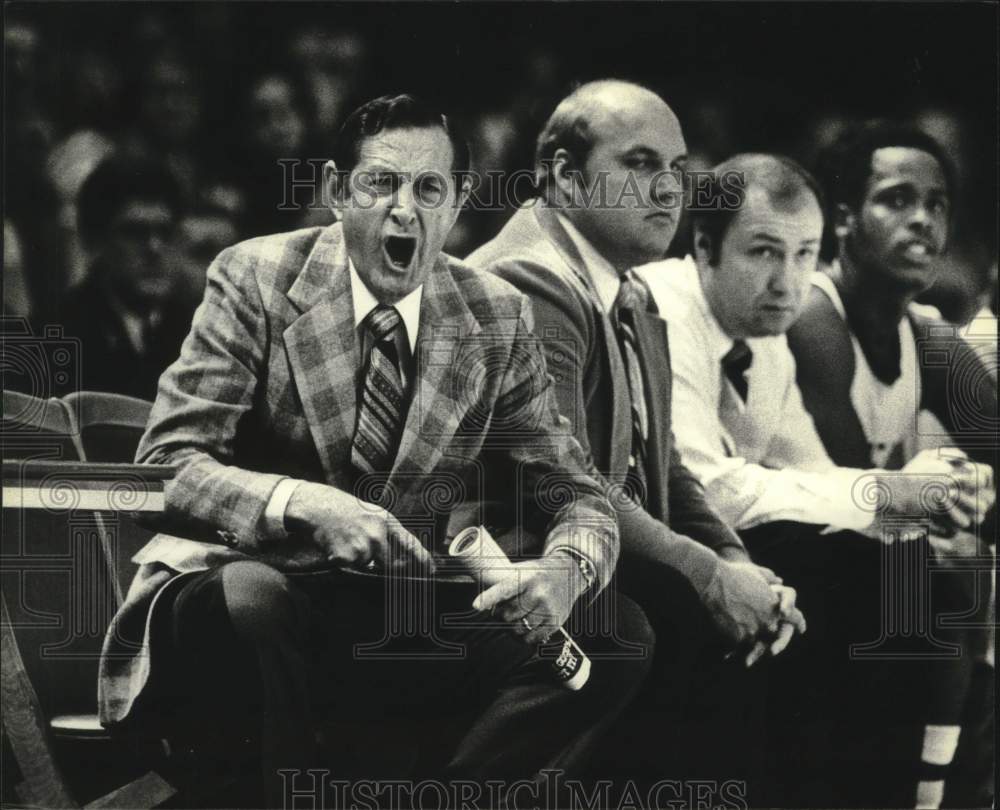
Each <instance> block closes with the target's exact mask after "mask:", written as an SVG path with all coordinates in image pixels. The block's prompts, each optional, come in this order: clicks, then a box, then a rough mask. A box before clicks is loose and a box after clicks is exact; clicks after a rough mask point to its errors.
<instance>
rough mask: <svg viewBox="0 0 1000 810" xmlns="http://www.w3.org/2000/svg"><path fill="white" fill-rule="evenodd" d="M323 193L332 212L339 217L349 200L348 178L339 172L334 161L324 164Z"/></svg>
mask: <svg viewBox="0 0 1000 810" xmlns="http://www.w3.org/2000/svg"><path fill="white" fill-rule="evenodd" d="M323 191H324V193H325V194H326V203H327V205H329V206H330V210H331V211H333V214H334V216H339V213H340V210H341V209H342V208H343V207H344V202H345V201H346V199H347V177H345V176H343V175H342V174H341V173H340V172H339V171H337V164H336V163H334V162H333V161H332V160H328V161H327V162H326V163H324V164H323Z"/></svg>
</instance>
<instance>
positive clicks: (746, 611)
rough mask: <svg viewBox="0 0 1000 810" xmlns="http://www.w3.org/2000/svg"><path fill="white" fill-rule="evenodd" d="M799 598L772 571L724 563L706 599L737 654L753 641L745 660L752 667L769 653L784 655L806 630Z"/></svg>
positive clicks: (748, 565) (751, 565) (707, 592)
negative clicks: (798, 601) (788, 647)
mask: <svg viewBox="0 0 1000 810" xmlns="http://www.w3.org/2000/svg"><path fill="white" fill-rule="evenodd" d="M796 596H797V594H796V592H795V589H794V588H792V587H789V586H787V585H785V584H784V583H783V582H782V580H781V578H780V577H778V576H777V575H776V574H775V573H774V572H773V571H771V570H770V569H769V568H764V567H763V566H759V565H755V564H754V563H752V562H749V561H746V562H729V561H726V560H721V561H720V562H719V567H718V569H717V571H716V574H715V577H714V578H713V579H712V581H711V582H710V583H709V585H708V588H706V590H705V593H704V594H703V595H702V600H703V602H704V604H705V607H706V608H707V609H708V611H709V613H710V614H711V616H712V618H713V619H714V621H715V624H716V626H717V627H718V628H719V630H721V631H722V633H723V635H724V636H725V637H726V638H727V639H728V640H729V642H730V643H732V644H733V646H734V651H735V649H736V648H739V647H743V646H745V645H748V644H750V643H751V642H752V647H751V649H750V651H749V652H748V653H747V656H746V659H745V662H746V665H747V666H748V667H750V666H753V665H754V664H755V663H756V662H757V661H758V660H759V659H760V658H761V657H762V656H763V655H764V653H766V652H769V653H770V654H771V655H772V656H775V655H778V654H779V653H781V651H782V650H784V649H785V648H786V647H787V646H788V644H789V642H790V641H791V640H792V636H793V635H794V634H795V631H796V630H798V631H799V632H800V633H804V632H805V631H806V620H805V617H804V616H803V615H802V611H801V610H799V609H798V608H797V607H796V606H795V599H796Z"/></svg>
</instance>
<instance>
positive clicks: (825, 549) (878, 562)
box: [743, 522, 971, 807]
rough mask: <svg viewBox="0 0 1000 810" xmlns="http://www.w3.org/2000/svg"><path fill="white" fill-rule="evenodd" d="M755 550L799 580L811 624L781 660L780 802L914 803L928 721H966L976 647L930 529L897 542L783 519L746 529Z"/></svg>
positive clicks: (776, 733) (775, 729)
mask: <svg viewBox="0 0 1000 810" xmlns="http://www.w3.org/2000/svg"><path fill="white" fill-rule="evenodd" d="M743 539H744V541H745V542H746V544H747V547H748V549H749V550H750V552H751V554H752V556H753V558H754V560H755V561H756V562H758V563H761V564H763V565H766V566H768V567H770V568H772V569H773V570H774V571H775V572H776V573H777V574H778V575H779V576H781V577H783V578H784V580H785V582H786V583H787V584H789V585H792V586H794V587H795V588H796V589H797V591H798V604H799V607H800V608H801V610H802V612H803V613H804V614H805V617H806V621H807V622H808V625H809V629H808V632H807V633H806V634H805V636H803V637H802V638H800V639H796V640H795V641H793V643H792V645H791V646H790V647H789V649H788V650H787V651H786V652H785V653H783V654H782V656H781V657H780V658H779V659H778V660H776V661H775V662H774V666H773V668H772V673H771V678H770V682H769V697H768V716H769V726H770V729H771V745H770V752H769V753H770V758H771V763H772V768H773V780H772V781H773V783H774V784H775V785H778V786H780V787H781V791H780V793H779V794H778V795H777V796H776V797H774V798H773V801H772V803H773V804H776V805H781V806H790V807H809V806H867V807H872V806H912V802H913V798H914V796H913V791H914V789H915V785H916V781H917V779H918V775H919V759H920V750H921V745H922V740H923V729H924V725H925V724H926V723H936V724H957V723H958V722H960V720H959V717H960V713H961V706H962V702H963V698H964V694H965V692H966V691H967V686H968V679H969V673H970V667H971V657H970V656H969V655H968V651H967V650H964V649H963V640H964V635H965V633H964V631H963V630H962V629H961V628H954V627H949V626H947V625H943V624H942V622H941V621H939V619H940V617H941V616H942V615H944V614H946V613H953V612H956V611H960V610H961V607H960V605H959V602H960V601H961V598H960V595H959V594H960V589H959V588H957V587H956V581H955V578H954V575H952V574H948V573H947V572H935V573H934V574H933V575H932V574H931V573H930V571H931V569H932V568H933V567H934V566H933V562H932V554H931V551H930V548H929V545H928V544H927V542H926V541H925V540H920V541H916V542H911V543H900V544H895V545H891V546H887V545H884V544H883V543H881V542H880V541H877V540H872V539H870V538H867V537H864V536H862V535H859V534H856V533H853V532H847V531H842V532H836V533H831V534H826V535H824V534H821V527H816V526H808V525H802V524H796V523H789V522H782V523H774V524H768V525H765V526H759V527H755V528H754V529H752V530H749V531H747V532H744V533H743Z"/></svg>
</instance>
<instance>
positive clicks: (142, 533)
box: [63, 391, 153, 593]
mask: <svg viewBox="0 0 1000 810" xmlns="http://www.w3.org/2000/svg"><path fill="white" fill-rule="evenodd" d="M63 401H64V402H65V404H66V407H67V408H68V410H69V412H70V414H71V415H72V416H73V418H74V420H75V421H76V426H77V429H78V431H79V440H80V444H81V449H82V452H83V458H84V459H85V460H86V461H105V462H116V463H128V462H131V461H133V460H134V459H135V451H136V448H137V447H138V446H139V439H141V438H142V434H143V433H144V432H145V430H146V421H147V420H148V419H149V411H150V409H151V408H152V407H153V406H152V403H149V402H146V401H145V400H142V399H135V398H134V397H127V396H124V395H123V394H111V393H106V392H103V391H80V392H74V393H72V394H69V395H68V396H66V397H65V398H64V400H63ZM103 519H104V523H105V527H106V529H107V537H108V554H109V557H110V558H111V559H112V560H113V562H114V569H115V572H116V576H117V580H118V586H119V589H120V591H121V592H122V593H125V592H127V591H128V587H129V585H130V584H131V582H132V578H133V577H134V576H135V572H136V566H135V563H133V562H132V557H133V556H135V554H136V552H137V551H139V549H141V548H142V547H143V546H144V545H146V543H147V542H149V539H150V538H151V537H152V536H153V533H152V532H151V531H149V530H148V529H144V528H143V527H142V526H140V525H139V524H137V523H136V522H135V521H134V520H133V519H132V518H130V517H129V516H127V515H119V514H105V515H103Z"/></svg>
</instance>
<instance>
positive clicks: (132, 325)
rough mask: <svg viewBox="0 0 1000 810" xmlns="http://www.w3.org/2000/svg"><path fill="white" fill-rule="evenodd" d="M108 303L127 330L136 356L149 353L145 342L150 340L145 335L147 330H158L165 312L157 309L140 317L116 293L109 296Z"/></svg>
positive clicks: (126, 332)
mask: <svg viewBox="0 0 1000 810" xmlns="http://www.w3.org/2000/svg"><path fill="white" fill-rule="evenodd" d="M108 303H110V304H111V309H113V310H114V311H115V314H117V315H118V319H119V320H120V321H121V324H122V327H123V328H124V329H125V335H126V337H127V338H128V342H129V343H130V344H131V345H132V348H133V349H134V350H135V352H136V354H143V353H144V352H146V351H148V350H149V346H147V345H145V342H146V341H147V340H148V339H149V336H148V335H147V334H146V333H145V330H146V329H147V328H148V329H156V328H157V327H158V326H159V325H160V323H161V322H162V321H163V311H162V310H161V309H160V308H159V307H157V308H155V309H151V310H150V311H149V312H148V313H146V314H145V315H140V314H139V313H137V312H134V311H133V310H131V309H129V308H128V307H126V306H125V305H124V304H123V303H122V301H121V299H120V298H119V297H118V296H117V295H115V294H114V293H109V294H108Z"/></svg>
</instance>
